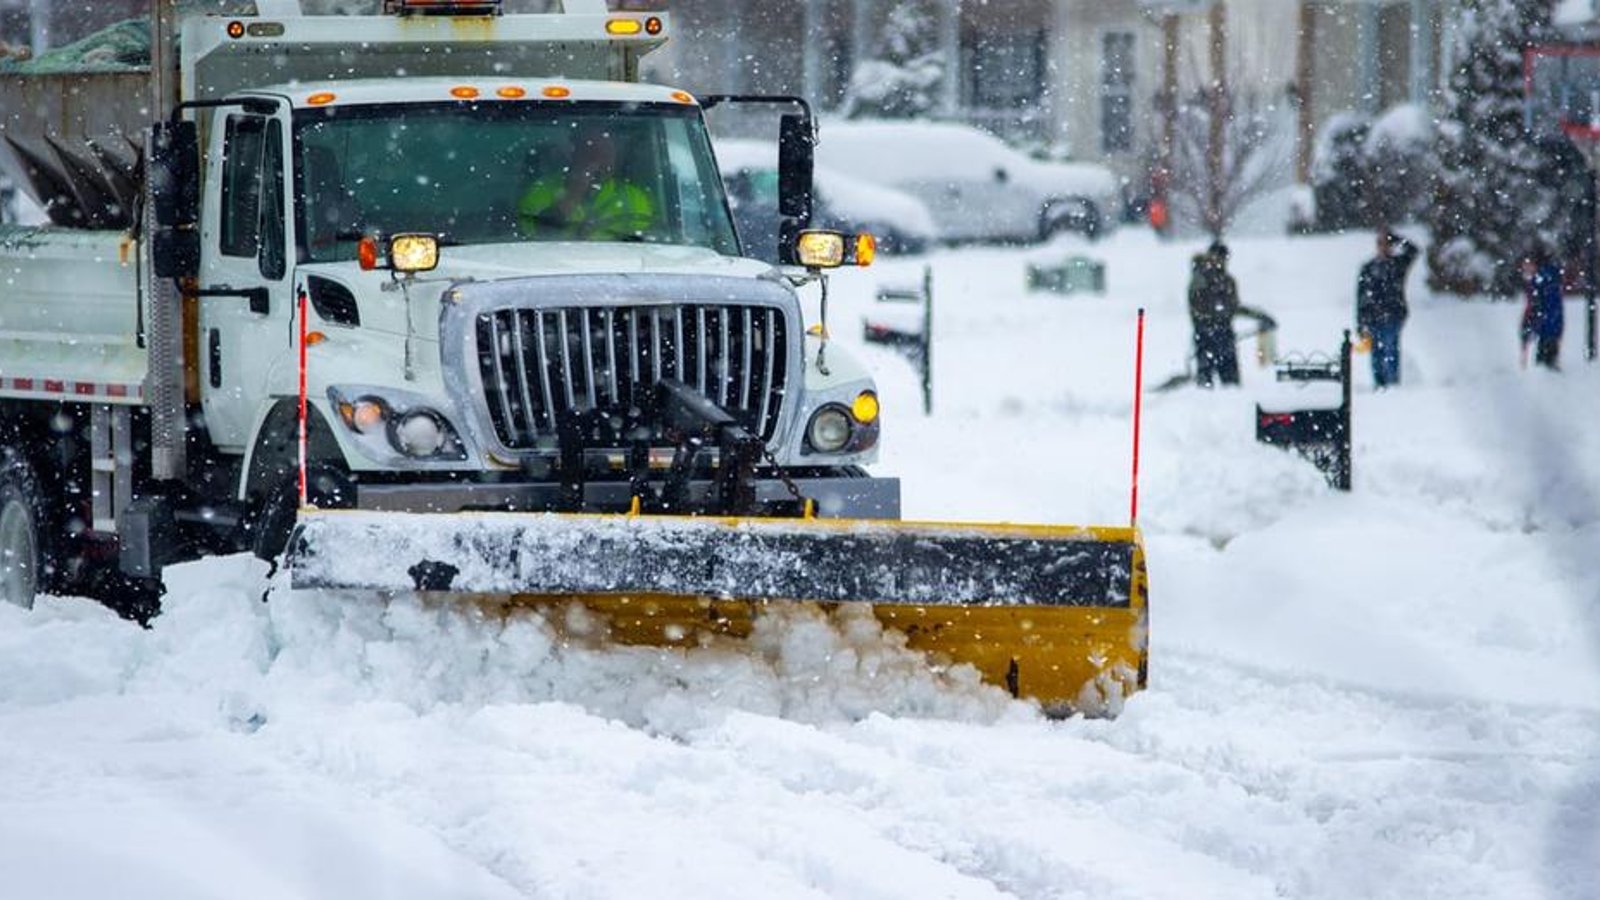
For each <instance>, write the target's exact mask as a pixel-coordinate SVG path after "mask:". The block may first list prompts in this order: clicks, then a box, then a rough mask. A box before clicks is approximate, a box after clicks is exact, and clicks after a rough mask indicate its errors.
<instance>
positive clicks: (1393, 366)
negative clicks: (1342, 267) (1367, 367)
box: [1356, 228, 1417, 388]
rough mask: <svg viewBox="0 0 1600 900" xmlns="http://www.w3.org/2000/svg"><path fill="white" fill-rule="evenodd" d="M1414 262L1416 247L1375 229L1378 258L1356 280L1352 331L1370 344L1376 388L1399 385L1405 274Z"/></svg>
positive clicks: (1405, 308) (1370, 262)
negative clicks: (1356, 330)
mask: <svg viewBox="0 0 1600 900" xmlns="http://www.w3.org/2000/svg"><path fill="white" fill-rule="evenodd" d="M1416 261H1417V245H1416V244H1413V243H1411V242H1410V241H1408V240H1406V239H1405V238H1403V237H1401V236H1399V235H1398V234H1395V233H1394V232H1392V231H1390V230H1389V229H1387V228H1380V229H1378V255H1377V257H1375V258H1373V259H1370V260H1368V261H1367V263H1366V265H1364V266H1362V267H1361V276H1360V278H1358V279H1357V280H1356V328H1357V329H1358V330H1359V331H1360V332H1361V336H1362V337H1364V338H1367V339H1369V340H1370V341H1371V342H1372V380H1373V382H1374V383H1375V384H1377V386H1378V387H1380V388H1386V387H1392V386H1394V385H1397V384H1399V383H1400V329H1401V328H1402V327H1403V326H1404V325H1405V323H1406V316H1407V315H1409V313H1410V309H1409V308H1408V307H1407V306H1406V273H1407V272H1409V271H1410V270H1411V264H1412V263H1414V262H1416Z"/></svg>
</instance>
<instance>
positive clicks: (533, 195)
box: [517, 175, 655, 241]
mask: <svg viewBox="0 0 1600 900" xmlns="http://www.w3.org/2000/svg"><path fill="white" fill-rule="evenodd" d="M566 191H567V186H566V176H565V175H547V176H545V177H544V178H541V179H539V180H538V181H536V182H534V183H533V186H532V187H530V188H528V190H527V192H526V193H524V194H523V195H522V201H521V202H520V203H518V204H517V221H518V224H519V226H520V228H521V229H522V233H523V235H524V236H527V237H556V238H563V239H567V240H586V241H607V240H611V241H614V240H622V239H627V238H636V237H638V236H640V235H641V234H643V233H645V232H647V231H649V230H650V225H651V223H652V222H654V221H655V204H654V203H652V202H651V199H650V195H649V194H648V193H646V192H645V190H644V189H643V188H641V187H639V186H638V185H636V184H631V183H629V182H626V181H621V180H619V179H616V178H606V179H604V180H602V181H600V182H599V183H597V184H595V185H591V186H590V188H589V189H588V190H586V191H584V196H583V197H582V199H580V200H579V201H578V202H577V203H576V204H574V205H573V207H572V211H571V212H570V213H568V214H566V215H565V216H563V215H562V214H561V213H560V212H559V211H558V209H557V207H558V206H559V205H560V203H561V201H562V199H564V198H565V196H566Z"/></svg>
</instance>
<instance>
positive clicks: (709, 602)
mask: <svg viewBox="0 0 1600 900" xmlns="http://www.w3.org/2000/svg"><path fill="white" fill-rule="evenodd" d="M289 567H290V570H291V573H292V574H291V579H290V583H291V585H292V587H294V588H295V589H340V590H361V591H376V592H383V593H395V592H421V593H422V594H424V595H428V596H437V595H440V594H443V595H445V596H446V598H447V599H448V598H458V599H463V600H472V601H474V602H477V603H479V604H480V605H488V606H491V607H493V606H501V607H504V608H507V609H510V608H516V607H542V606H548V607H556V606H560V605H563V604H567V603H581V604H583V605H584V606H585V607H587V608H588V609H589V610H591V611H592V612H593V613H595V614H596V615H598V616H599V617H600V618H601V619H602V620H603V621H604V622H605V623H606V624H607V637H608V639H610V640H613V641H615V642H618V643H623V644H646V645H653V646H668V647H674V646H675V647H684V648H692V647H695V646H697V643H698V640H699V638H700V637H701V636H702V635H706V634H719V635H730V636H733V637H744V636H747V635H748V634H749V632H750V625H751V622H752V621H753V620H754V618H755V617H756V616H757V615H759V613H760V612H761V610H762V609H763V608H765V607H768V606H770V605H773V604H783V603H795V602H811V603H816V604H818V605H820V606H822V607H823V608H829V607H833V606H838V605H842V604H860V603H865V604H870V605H871V607H872V610H873V613H874V615H876V617H877V618H878V619H879V620H880V621H881V622H882V623H883V624H884V625H885V626H886V627H888V628H892V629H896V630H898V631H900V632H902V633H904V634H905V635H906V637H907V643H908V645H909V646H910V647H911V648H913V649H916V650H921V651H925V652H926V653H928V654H929V656H930V658H931V659H932V660H933V661H934V662H936V663H945V662H949V663H969V664H971V665H973V666H974V667H976V668H977V669H978V671H979V672H980V673H981V674H982V675H983V677H984V679H985V680H986V681H989V682H991V683H993V684H996V685H1000V686H1002V687H1005V688H1006V689H1008V690H1009V691H1010V692H1011V693H1012V694H1013V695H1014V696H1019V697H1031V698H1034V699H1036V700H1037V701H1039V703H1040V704H1041V705H1042V706H1043V707H1044V709H1045V710H1046V711H1047V712H1052V713H1064V712H1070V711H1077V712H1082V713H1086V714H1090V715H1115V714H1116V713H1117V711H1118V710H1120V708H1121V705H1122V700H1123V698H1124V697H1126V696H1127V695H1128V694H1131V693H1133V692H1134V691H1137V690H1140V689H1142V688H1143V687H1144V685H1145V680H1146V671H1147V655H1146V601H1147V596H1146V595H1147V581H1146V574H1145V564H1144V550H1143V546H1142V544H1141V542H1140V538H1139V534H1138V532H1137V531H1136V530H1134V529H1132V528H1097V527H1096V528H1080V527H1070V526H1043V525H1005V524H956V523H928V522H900V521H893V520H868V519H772V518H708V517H671V516H629V515H590V514H568V513H496V512H482V513H470V512H469V513H450V514H439V513H381V514H380V513H371V512H361V511H339V510H329V511H319V510H303V511H302V512H301V513H300V517H299V522H298V525H297V527H296V531H295V535H294V538H293V539H292V540H291V542H290V548H289Z"/></svg>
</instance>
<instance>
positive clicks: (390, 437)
mask: <svg viewBox="0 0 1600 900" xmlns="http://www.w3.org/2000/svg"><path fill="white" fill-rule="evenodd" d="M351 398H353V399H351ZM328 400H329V402H330V403H331V404H332V405H333V408H334V411H335V412H337V413H338V414H339V419H340V420H341V421H343V422H344V425H345V427H346V428H348V429H349V430H350V432H351V433H352V434H354V436H355V438H356V443H357V444H358V445H359V446H360V447H361V449H362V453H363V454H365V455H366V456H367V457H368V458H369V459H372V460H375V461H378V462H381V463H386V464H390V465H399V466H401V467H404V466H405V464H406V463H409V462H430V463H432V462H452V461H459V460H463V459H466V458H467V449H466V447H465V445H463V443H462V441H461V438H460V437H459V436H458V435H457V433H456V430H455V428H454V426H452V425H451V424H450V420H449V419H447V418H445V416H444V414H443V413H441V412H439V411H438V410H437V409H435V408H433V407H432V406H431V405H429V404H430V401H429V400H428V398H426V397H424V396H422V395H420V394H411V393H409V392H405V391H394V390H389V389H385V388H377V387H371V386H363V385H356V386H347V387H343V388H337V387H330V388H329V389H328Z"/></svg>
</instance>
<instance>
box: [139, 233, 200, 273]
mask: <svg viewBox="0 0 1600 900" xmlns="http://www.w3.org/2000/svg"><path fill="white" fill-rule="evenodd" d="M150 268H151V270H152V271H153V272H155V275H156V277H157V278H194V277H196V276H198V275H199V274H200V232H198V231H195V230H194V229H192V228H190V229H184V230H179V229H176V228H160V227H158V228H155V229H154V230H152V232H151V234H150Z"/></svg>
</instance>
